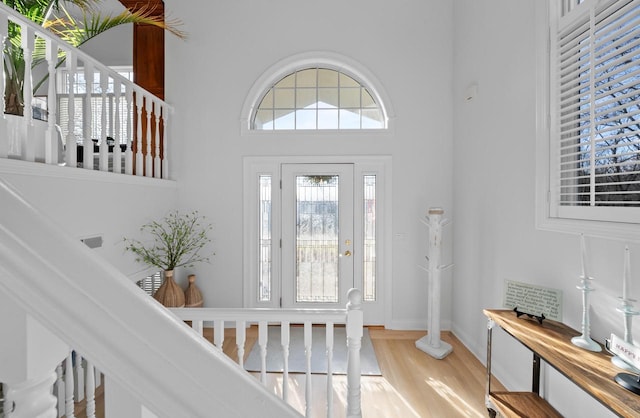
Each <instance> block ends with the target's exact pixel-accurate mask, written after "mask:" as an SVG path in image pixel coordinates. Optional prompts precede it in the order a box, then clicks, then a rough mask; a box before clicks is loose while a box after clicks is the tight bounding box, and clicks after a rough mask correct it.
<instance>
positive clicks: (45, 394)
mask: <svg viewBox="0 0 640 418" xmlns="http://www.w3.org/2000/svg"><path fill="white" fill-rule="evenodd" d="M55 380H56V373H55V372H53V371H52V372H51V373H48V374H47V375H46V376H44V377H40V378H34V379H30V380H27V381H25V382H22V383H19V384H17V385H9V389H8V391H7V394H6V397H7V399H10V400H11V401H12V402H13V412H10V413H9V414H8V415H7V416H8V417H10V418H34V417H38V418H56V417H57V415H58V414H57V412H56V398H55V396H53V395H52V394H51V391H52V388H53V383H54V382H55Z"/></svg>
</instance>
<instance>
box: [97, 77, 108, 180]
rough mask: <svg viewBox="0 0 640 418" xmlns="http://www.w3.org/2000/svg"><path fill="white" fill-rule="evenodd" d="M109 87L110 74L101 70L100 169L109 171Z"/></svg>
mask: <svg viewBox="0 0 640 418" xmlns="http://www.w3.org/2000/svg"><path fill="white" fill-rule="evenodd" d="M108 87H109V74H107V73H106V72H105V71H100V99H101V100H102V107H101V112H100V148H99V150H100V163H99V167H100V171H109V144H108V143H107V136H108V132H107V89H108Z"/></svg>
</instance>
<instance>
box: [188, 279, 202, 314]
mask: <svg viewBox="0 0 640 418" xmlns="http://www.w3.org/2000/svg"><path fill="white" fill-rule="evenodd" d="M195 282H196V275H195V274H190V275H189V286H187V289H186V290H185V291H184V306H185V308H200V307H202V304H203V303H204V301H203V299H202V293H201V292H200V289H198V286H196V283H195Z"/></svg>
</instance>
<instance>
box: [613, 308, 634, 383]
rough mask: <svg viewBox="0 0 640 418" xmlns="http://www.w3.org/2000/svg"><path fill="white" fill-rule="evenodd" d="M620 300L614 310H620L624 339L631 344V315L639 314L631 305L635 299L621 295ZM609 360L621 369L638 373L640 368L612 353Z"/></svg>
mask: <svg viewBox="0 0 640 418" xmlns="http://www.w3.org/2000/svg"><path fill="white" fill-rule="evenodd" d="M620 300H621V301H622V304H621V306H620V307H619V308H616V310H617V311H618V312H622V315H623V317H624V341H625V342H628V343H629V344H633V336H632V335H631V328H632V322H633V317H634V316H636V315H640V312H639V311H636V310H635V309H634V307H633V303H634V302H636V300H635V299H629V298H624V297H622V298H620ZM611 362H612V363H613V364H615V365H616V366H618V367H620V368H621V369H624V370H628V371H630V372H633V373H636V374H640V370H638V369H637V368H635V367H633V366H632V365H630V364H629V363H627V362H626V361H624V360H622V359H621V358H620V357H618V356H615V355H614V356H613V357H611Z"/></svg>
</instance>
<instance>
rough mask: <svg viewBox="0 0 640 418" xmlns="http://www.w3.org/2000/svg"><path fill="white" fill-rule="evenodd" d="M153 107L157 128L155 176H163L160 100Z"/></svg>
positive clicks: (154, 160)
mask: <svg viewBox="0 0 640 418" xmlns="http://www.w3.org/2000/svg"><path fill="white" fill-rule="evenodd" d="M153 109H154V111H155V115H156V130H155V138H156V139H155V152H156V156H155V158H154V159H153V176H154V177H155V178H158V179H159V178H161V177H162V172H161V169H160V162H161V161H160V114H161V111H162V107H161V106H160V103H159V102H154V103H153Z"/></svg>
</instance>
